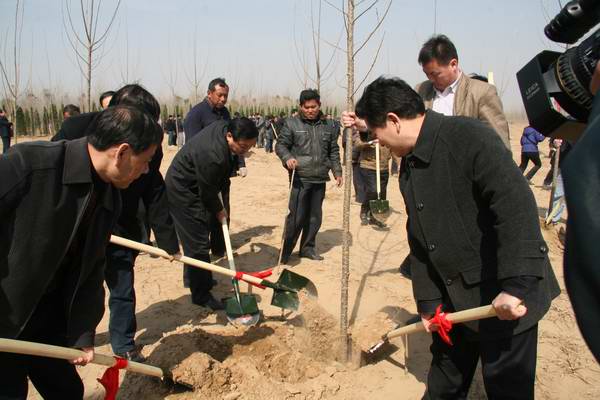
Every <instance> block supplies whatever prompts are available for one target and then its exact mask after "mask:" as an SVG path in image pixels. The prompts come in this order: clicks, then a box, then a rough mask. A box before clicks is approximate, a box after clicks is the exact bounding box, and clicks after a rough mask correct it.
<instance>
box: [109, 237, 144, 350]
mask: <svg viewBox="0 0 600 400" xmlns="http://www.w3.org/2000/svg"><path fill="white" fill-rule="evenodd" d="M136 257H137V251H134V250H129V249H125V248H123V247H120V246H116V245H113V244H109V245H108V247H107V248H106V269H105V271H104V278H105V280H106V285H107V286H108V290H109V292H110V294H109V297H108V307H109V309H110V319H109V322H108V331H109V333H110V345H111V346H112V350H113V352H114V353H115V354H123V353H126V352H128V351H132V350H133V349H134V347H135V340H134V338H135V332H136V331H137V321H136V319H135V289H134V272H133V267H134V264H135V258H136Z"/></svg>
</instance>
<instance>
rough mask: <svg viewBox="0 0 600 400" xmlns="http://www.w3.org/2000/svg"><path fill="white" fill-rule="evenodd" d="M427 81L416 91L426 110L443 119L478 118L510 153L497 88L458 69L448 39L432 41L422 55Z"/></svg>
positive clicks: (438, 36) (420, 58)
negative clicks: (453, 116) (446, 117)
mask: <svg viewBox="0 0 600 400" xmlns="http://www.w3.org/2000/svg"><path fill="white" fill-rule="evenodd" d="M419 64H420V65H421V66H422V67H423V72H424V73H425V75H427V79H428V80H427V81H425V82H422V83H420V84H419V85H417V87H416V88H415V90H416V91H417V93H419V95H421V97H422V98H423V102H424V103H425V108H427V109H432V110H434V111H437V112H440V113H442V114H444V115H458V116H465V117H472V118H476V119H478V120H480V121H483V122H485V123H487V124H488V125H490V126H491V127H492V128H494V130H495V131H496V133H498V135H499V136H500V138H501V139H502V141H503V142H504V144H505V145H506V147H507V148H508V149H509V150H510V135H509V132H508V122H507V121H506V117H505V116H504V112H503V111H502V102H501V101H500V98H499V97H498V93H497V92H496V88H495V86H494V85H490V84H489V83H486V82H482V81H480V80H477V79H473V78H470V77H469V76H467V75H466V74H464V73H463V72H462V71H461V69H460V68H459V66H458V53H457V51H456V47H454V44H453V43H452V42H451V41H450V39H448V37H447V36H445V35H437V36H433V37H432V38H430V39H429V40H428V41H427V42H425V44H424V45H423V47H422V48H421V51H420V52H419Z"/></svg>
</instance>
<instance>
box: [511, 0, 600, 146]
mask: <svg viewBox="0 0 600 400" xmlns="http://www.w3.org/2000/svg"><path fill="white" fill-rule="evenodd" d="M599 22H600V0H576V1H570V2H569V3H567V5H566V6H565V7H564V8H563V9H562V10H561V12H560V13H559V14H558V15H557V16H556V17H554V19H553V20H552V21H550V23H549V24H548V25H547V26H546V28H545V29H544V32H545V33H546V36H547V37H548V38H549V39H550V40H552V41H555V42H560V43H566V44H573V43H575V42H577V41H578V40H579V39H580V38H581V37H582V36H583V35H584V34H585V33H586V32H588V31H589V30H590V29H591V28H593V27H594V26H595V25H597V24H598V23H599ZM599 59H600V29H598V30H596V31H595V32H594V33H593V34H592V35H590V36H589V37H588V38H586V39H585V40H584V41H583V42H582V43H581V44H579V46H576V47H572V48H570V49H568V50H567V51H565V52H564V53H558V52H555V51H542V52H541V53H539V54H538V55H537V56H535V57H534V58H533V59H532V60H531V61H529V62H528V63H527V64H526V65H525V66H524V67H523V68H521V70H520V71H519V72H517V81H518V83H519V89H520V91H521V97H522V98H523V104H524V105H525V111H526V113H527V118H528V120H529V124H530V125H531V126H532V127H533V128H535V129H536V130H537V131H539V132H541V133H542V134H544V135H545V136H551V137H559V138H564V139H569V140H575V139H577V137H579V135H581V133H582V132H583V130H584V129H585V126H586V124H587V119H588V116H589V114H590V111H591V108H592V100H593V95H592V94H591V93H590V91H589V85H590V81H591V78H592V74H593V72H594V69H595V68H596V64H597V62H598V60H599ZM552 99H554V100H555V102H556V103H557V104H558V106H559V107H555V106H554V104H553V103H552ZM557 108H559V109H557ZM560 109H562V111H564V112H562V111H561V110H560ZM565 114H568V115H565Z"/></svg>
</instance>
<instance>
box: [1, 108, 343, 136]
mask: <svg viewBox="0 0 600 400" xmlns="http://www.w3.org/2000/svg"><path fill="white" fill-rule="evenodd" d="M6 103H7V101H4V102H2V107H3V108H4V107H5V105H6ZM63 108H64V104H55V103H50V104H48V105H44V106H29V107H27V106H23V107H21V106H18V107H17V111H16V117H15V121H13V122H16V124H15V126H16V127H17V129H18V131H17V134H18V135H19V136H52V135H54V134H55V133H56V132H57V131H58V129H59V128H60V125H61V124H62V121H63V115H62V109H63ZM190 108H191V104H190V103H187V106H184V105H181V104H175V105H167V104H163V105H162V106H161V118H162V119H163V121H164V120H166V119H167V117H168V116H169V115H180V116H185V114H187V112H188V111H189V110H190ZM296 109H297V108H296V106H295V105H292V104H289V105H287V106H280V105H270V104H266V103H265V104H251V105H244V104H237V103H235V102H234V103H233V104H232V106H231V107H230V111H231V114H234V113H236V112H238V113H240V115H241V116H243V117H247V116H250V115H254V114H256V113H260V114H262V115H273V116H275V115H281V114H285V115H286V116H288V115H291V114H292V113H293V112H294V111H296ZM97 110H98V107H97V106H96V105H95V104H92V111H97ZM323 113H324V114H330V115H332V116H334V117H338V116H339V110H338V107H337V106H333V107H331V106H325V107H324V108H323Z"/></svg>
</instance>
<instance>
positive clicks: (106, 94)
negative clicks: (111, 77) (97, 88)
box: [98, 90, 115, 107]
mask: <svg viewBox="0 0 600 400" xmlns="http://www.w3.org/2000/svg"><path fill="white" fill-rule="evenodd" d="M114 95H115V92H114V90H108V91H106V92H104V93H102V94H101V95H100V99H99V101H98V102H99V103H100V107H102V101H103V100H104V99H105V98H107V97H112V96H114Z"/></svg>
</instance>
